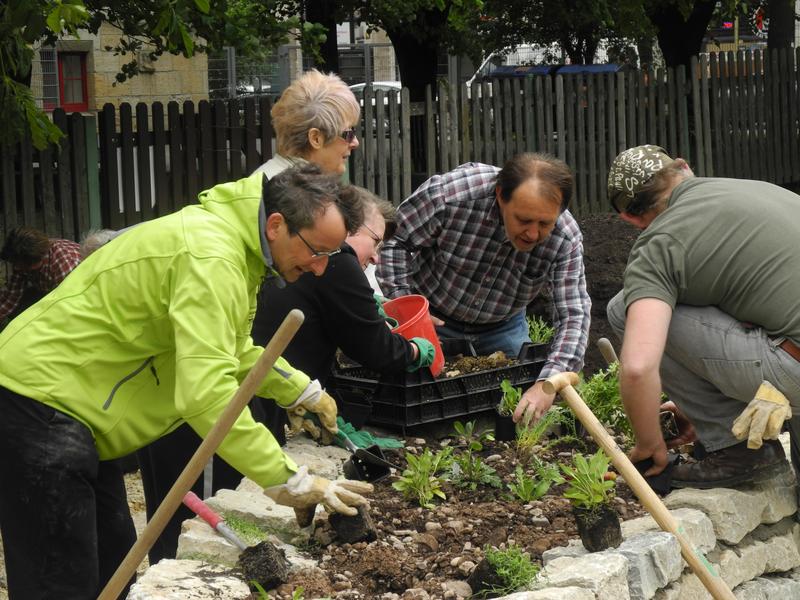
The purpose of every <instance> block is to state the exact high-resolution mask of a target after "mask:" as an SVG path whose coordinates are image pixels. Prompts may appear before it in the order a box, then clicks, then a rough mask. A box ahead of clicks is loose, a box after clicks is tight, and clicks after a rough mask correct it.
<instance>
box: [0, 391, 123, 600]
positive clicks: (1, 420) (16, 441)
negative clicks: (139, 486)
mask: <svg viewBox="0 0 800 600" xmlns="http://www.w3.org/2000/svg"><path fill="white" fill-rule="evenodd" d="M0 415H2V417H0V456H2V457H3V459H2V461H0V490H2V493H0V531H2V535H3V547H4V552H5V562H6V573H7V579H8V592H9V597H10V599H11V600H38V599H40V598H41V599H45V598H47V599H50V598H59V599H60V600H70V599H75V600H86V599H87V598H95V597H96V596H97V595H98V593H99V592H100V590H101V589H102V588H103V587H104V586H105V584H106V583H107V581H108V579H109V578H110V577H111V575H113V573H114V571H115V570H116V568H117V566H118V565H119V563H120V562H121V561H122V559H123V558H124V557H125V555H126V554H127V552H128V550H129V549H130V547H131V546H132V545H133V543H134V542H135V541H136V530H135V529H134V526H133V520H132V519H131V516H130V511H129V510H128V503H127V498H126V494H125V482H124V479H123V476H122V471H121V469H120V467H119V465H118V464H117V463H116V462H114V461H110V462H101V461H100V460H98V456H97V450H96V448H95V445H94V440H93V438H92V435H91V433H90V431H89V430H88V429H87V428H86V427H85V426H84V425H83V424H82V423H80V422H78V421H76V420H75V419H73V418H71V417H69V416H67V415H65V414H64V413H61V412H59V411H57V410H54V409H53V408H50V407H49V406H47V405H45V404H42V403H41V402H37V401H35V400H31V399H30V398H26V397H24V396H20V395H18V394H15V393H14V392H11V391H10V390H7V389H5V388H2V387H0ZM131 583H133V579H132V580H131V582H129V584H128V585H129V586H130V584H131ZM127 593H128V589H127V588H126V589H125V590H124V591H123V593H122V595H121V597H122V598H124V597H125V596H127Z"/></svg>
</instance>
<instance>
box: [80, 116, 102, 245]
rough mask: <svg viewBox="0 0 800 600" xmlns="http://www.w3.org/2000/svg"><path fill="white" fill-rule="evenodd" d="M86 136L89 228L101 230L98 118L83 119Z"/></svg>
mask: <svg viewBox="0 0 800 600" xmlns="http://www.w3.org/2000/svg"><path fill="white" fill-rule="evenodd" d="M83 127H84V136H85V137H86V192H87V195H88V198H87V200H88V202H89V228H90V229H99V228H100V227H102V226H103V216H102V214H101V213H100V169H99V168H98V150H97V117H94V116H92V117H85V118H84V119H83Z"/></svg>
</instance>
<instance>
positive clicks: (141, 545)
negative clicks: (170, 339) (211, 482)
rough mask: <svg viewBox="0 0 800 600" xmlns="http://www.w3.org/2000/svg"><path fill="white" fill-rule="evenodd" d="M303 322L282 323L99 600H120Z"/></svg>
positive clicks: (295, 317)
mask: <svg viewBox="0 0 800 600" xmlns="http://www.w3.org/2000/svg"><path fill="white" fill-rule="evenodd" d="M303 319H304V317H303V313H302V312H301V311H299V310H297V309H294V310H292V311H290V312H289V314H288V315H286V318H285V319H284V320H283V323H281V326H280V327H279V328H278V330H277V331H276V332H275V335H273V336H272V339H271V340H270V341H269V343H268V344H267V346H266V348H264V352H263V353H262V354H261V356H260V357H259V358H258V360H257V361H256V363H255V364H254V365H253V368H252V369H250V372H249V373H248V374H247V377H245V378H244V381H242V384H241V385H240V386H239V389H238V390H236V394H235V395H234V396H233V399H232V400H231V401H230V403H229V404H228V406H226V407H225V409H224V410H223V411H222V414H221V415H220V416H219V419H218V420H217V422H216V423H214V426H213V427H212V428H211V431H209V432H208V435H207V436H206V437H205V438H204V439H203V441H202V443H201V444H200V447H199V448H198V449H197V451H196V452H195V453H194V456H192V458H191V459H190V460H189V464H187V465H186V467H185V468H184V469H183V472H182V473H181V474H180V475H179V476H178V479H177V480H176V481H175V483H174V484H173V486H172V488H171V489H170V491H169V493H168V494H167V496H166V497H165V498H164V500H163V501H162V502H161V506H159V507H158V510H157V511H156V512H155V514H154V515H153V518H152V519H150V521H149V522H148V523H147V526H146V527H145V528H144V531H142V534H141V535H140V536H139V539H137V540H136V543H135V544H134V545H133V547H132V548H131V549H130V550H129V551H128V554H127V556H126V557H125V559H124V560H123V561H122V563H120V565H119V567H117V570H116V572H115V573H114V575H112V577H111V579H109V581H108V583H107V584H106V586H105V588H103V591H102V592H100V595H99V596H98V600H117V597H118V596H119V594H120V592H121V591H122V589H123V588H124V587H125V585H126V584H127V583H128V581H129V580H130V578H131V576H132V575H133V574H134V573H135V572H136V569H137V568H138V566H139V564H140V563H141V562H142V560H143V559H144V557H145V556H147V552H148V551H149V550H150V548H151V547H152V545H153V544H154V543H155V541H156V539H157V538H158V536H159V535H161V532H162V531H163V530H164V527H165V526H166V525H167V522H168V521H169V520H170V519H171V518H172V515H173V514H175V511H176V510H177V509H178V506H180V504H181V501H182V500H183V497H184V496H185V495H186V492H188V491H189V490H190V489H191V487H192V484H193V483H194V482H195V481H197V478H198V477H199V476H200V474H201V473H202V472H203V468H204V467H205V464H206V463H207V462H208V460H209V459H210V458H211V457H212V456H213V455H214V452H216V450H217V447H218V446H219V445H220V443H221V442H222V440H223V439H224V438H225V436H226V435H227V434H228V432H229V431H230V429H231V427H233V424H234V422H235V421H236V419H238V418H239V415H240V414H241V412H242V411H243V410H244V408H245V407H246V406H247V403H248V402H250V399H251V398H252V397H253V395H254V394H255V392H256V390H257V389H258V386H259V385H261V382H262V381H263V380H264V378H265V377H266V376H267V374H268V373H269V372H270V371H271V370H272V367H273V365H274V364H275V361H276V360H278V357H279V356H280V355H281V354H282V353H283V351H284V350H286V346H288V345H289V342H290V341H291V340H292V338H293V337H294V334H295V333H297V330H298V329H299V328H300V325H302V323H303Z"/></svg>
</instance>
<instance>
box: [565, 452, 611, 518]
mask: <svg viewBox="0 0 800 600" xmlns="http://www.w3.org/2000/svg"><path fill="white" fill-rule="evenodd" d="M609 462H610V461H609V458H608V457H607V456H606V455H605V453H604V452H603V451H602V450H598V451H597V452H595V453H594V454H593V455H592V456H590V457H589V460H586V457H585V456H583V454H576V455H575V457H574V458H573V464H572V466H569V465H561V471H562V472H563V473H564V475H565V477H564V478H561V481H562V482H563V481H566V482H567V483H568V484H569V486H568V487H567V489H566V491H565V492H564V497H565V498H568V499H569V500H570V501H571V502H572V504H573V505H574V506H577V507H580V508H589V509H591V508H595V507H597V506H599V505H601V504H608V503H609V502H610V501H611V498H612V497H613V495H612V490H613V489H614V483H615V482H614V481H613V480H609V481H606V480H605V474H606V472H607V471H608V465H609Z"/></svg>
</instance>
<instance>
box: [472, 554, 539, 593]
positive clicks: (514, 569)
mask: <svg viewBox="0 0 800 600" xmlns="http://www.w3.org/2000/svg"><path fill="white" fill-rule="evenodd" d="M484 554H485V556H486V560H487V561H488V562H489V564H490V565H491V566H492V567H493V568H494V571H495V573H497V576H498V578H499V579H501V580H502V581H503V585H502V586H499V587H498V586H494V587H492V589H491V590H486V592H488V593H491V594H492V597H497V596H505V595H507V594H510V593H512V592H515V591H517V590H519V589H521V588H524V587H527V586H528V585H530V583H531V582H532V581H533V580H534V579H536V576H537V575H538V574H539V567H538V566H537V565H535V564H533V562H531V558H530V556H528V555H527V554H526V553H525V552H523V551H522V549H521V548H520V547H519V546H516V545H514V544H509V546H508V548H506V549H505V550H499V549H497V548H492V547H490V546H487V547H486V548H484Z"/></svg>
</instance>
